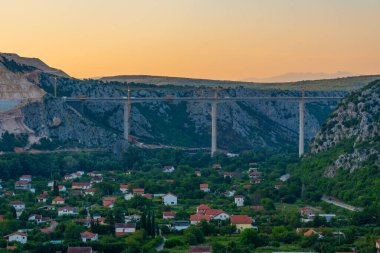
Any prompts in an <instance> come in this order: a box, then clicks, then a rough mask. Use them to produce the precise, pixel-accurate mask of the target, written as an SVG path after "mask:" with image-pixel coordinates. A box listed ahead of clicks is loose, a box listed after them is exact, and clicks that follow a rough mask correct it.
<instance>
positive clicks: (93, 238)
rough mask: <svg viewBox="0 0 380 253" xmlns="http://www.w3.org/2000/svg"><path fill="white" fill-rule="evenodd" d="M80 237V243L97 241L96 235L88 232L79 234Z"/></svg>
mask: <svg viewBox="0 0 380 253" xmlns="http://www.w3.org/2000/svg"><path fill="white" fill-rule="evenodd" d="M80 237H81V238H82V242H89V241H97V240H98V234H94V233H91V232H89V231H84V232H83V233H81V234H80Z"/></svg>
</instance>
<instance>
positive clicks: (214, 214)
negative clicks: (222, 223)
mask: <svg viewBox="0 0 380 253" xmlns="http://www.w3.org/2000/svg"><path fill="white" fill-rule="evenodd" d="M205 215H210V216H211V219H212V220H228V219H229V218H230V215H229V214H228V213H226V212H225V211H223V210H220V209H209V210H207V211H206V213H205Z"/></svg>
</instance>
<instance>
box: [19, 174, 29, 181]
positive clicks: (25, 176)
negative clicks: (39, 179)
mask: <svg viewBox="0 0 380 253" xmlns="http://www.w3.org/2000/svg"><path fill="white" fill-rule="evenodd" d="M19 180H20V181H26V182H32V176H31V175H22V176H21V177H20V178H19Z"/></svg>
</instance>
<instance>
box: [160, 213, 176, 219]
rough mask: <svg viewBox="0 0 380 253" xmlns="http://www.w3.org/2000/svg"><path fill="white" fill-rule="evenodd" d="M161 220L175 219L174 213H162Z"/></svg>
mask: <svg viewBox="0 0 380 253" xmlns="http://www.w3.org/2000/svg"><path fill="white" fill-rule="evenodd" d="M162 219H164V220H170V219H175V212H163V213H162Z"/></svg>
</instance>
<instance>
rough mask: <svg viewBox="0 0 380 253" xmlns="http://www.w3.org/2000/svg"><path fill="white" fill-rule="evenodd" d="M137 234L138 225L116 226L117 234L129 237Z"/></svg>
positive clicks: (119, 224)
mask: <svg viewBox="0 0 380 253" xmlns="http://www.w3.org/2000/svg"><path fill="white" fill-rule="evenodd" d="M134 232H136V223H127V224H125V223H116V224H115V234H116V235H117V236H119V235H127V234H131V233H134Z"/></svg>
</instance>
